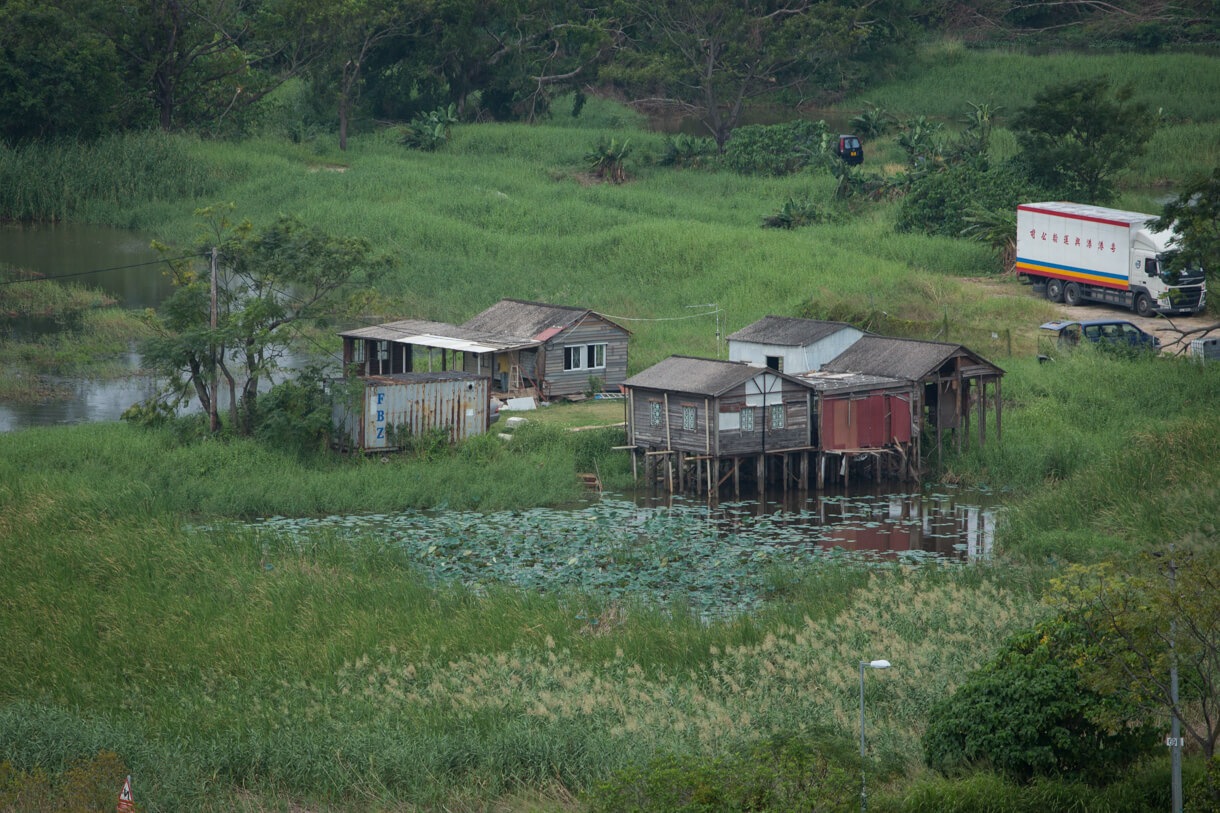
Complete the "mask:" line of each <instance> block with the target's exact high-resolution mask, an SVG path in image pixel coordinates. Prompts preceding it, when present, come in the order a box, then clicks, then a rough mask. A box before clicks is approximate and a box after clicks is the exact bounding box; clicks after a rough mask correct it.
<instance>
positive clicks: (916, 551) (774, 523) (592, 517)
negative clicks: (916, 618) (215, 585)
mask: <svg viewBox="0 0 1220 813" xmlns="http://www.w3.org/2000/svg"><path fill="white" fill-rule="evenodd" d="M891 487H892V486H891ZM999 502H1000V495H997V494H994V493H991V492H987V491H969V492H966V491H962V492H960V493H959V492H958V491H956V490H954V489H945V490H943V491H931V490H924V491H919V490H914V491H902V492H885V491H883V490H881V489H877V488H875V487H873V486H872V485H871V484H869V485H868V486H864V487H863V488H858V489H853V490H851V491H849V492H841V491H840V492H835V491H828V492H826V493H823V494H816V495H811V494H806V495H796V494H789V495H788V496H787V497H786V498H784V499H781V500H778V501H768V500H763V501H753V500H751V501H735V502H720V503H717V504H712V505H709V504H707V503H704V502H702V501H698V500H691V499H685V498H680V497H670V496H668V495H667V496H665V497H663V498H657V497H653V496H649V495H645V494H639V495H632V496H615V495H606V496H604V497H602V498H600V499H595V500H590V501H588V502H586V503H584V504H581V505H578V506H574V507H567V508H536V509H530V510H526V511H499V512H490V513H481V512H476V511H452V510H439V511H406V512H401V513H387V514H357V515H347V516H330V517H323V518H316V517H269V518H265V519H262V520H258V521H256V522H255V523H253V526H254V527H255V528H256V529H257V530H258V532H259V534H260V536H261V537H262V539H263V545H264V550H265V561H266V564H265V565H264V566H265V567H268V568H274V567H275V564H274V563H275V561H276V560H277V559H278V558H279V557H280V556H282V555H285V554H288V553H291V552H293V551H296V550H301V549H311V550H312V549H318V548H324V547H326V546H331V545H345V544H352V543H353V542H355V541H356V540H360V544H362V545H369V544H371V545H374V546H376V548H377V549H379V550H383V551H385V552H386V553H391V552H392V553H395V554H398V555H403V556H405V557H406V558H407V559H408V560H410V561H411V562H413V563H415V564H417V565H418V566H420V567H421V568H422V569H423V570H424V571H425V572H426V573H427V574H428V575H429V576H430V578H432V579H433V580H434V581H437V582H454V581H456V582H460V583H462V584H465V585H467V586H469V587H471V588H473V589H475V590H482V589H484V588H486V587H487V586H489V585H491V584H509V585H513V586H515V587H519V588H522V589H527V590H537V591H541V592H563V591H567V590H579V591H587V592H590V593H594V594H597V595H602V596H607V597H609V598H610V599H611V600H614V601H628V600H643V601H646V602H648V603H650V604H653V605H657V606H666V605H669V604H671V603H672V602H679V603H681V604H682V605H684V606H689V607H690V608H692V609H693V610H694V611H695V612H696V613H698V614H699V615H700V616H701V617H704V618H713V617H720V616H724V615H731V614H734V613H738V612H748V611H751V610H754V609H757V608H758V607H759V606H761V605H762V604H763V603H764V602H765V601H766V600H767V599H768V598H769V597H771V596H774V595H775V594H776V593H777V592H782V591H783V589H784V588H785V585H786V584H788V583H790V579H791V574H793V573H795V572H797V571H798V570H800V571H807V570H808V569H810V568H819V567H829V566H840V565H842V564H844V563H848V564H853V565H857V566H865V567H879V566H884V565H886V564H893V563H902V564H921V563H929V562H939V563H942V564H945V565H949V566H960V565H961V564H963V563H965V562H969V561H975V560H981V559H987V558H989V557H990V556H991V552H992V546H993V544H994V539H995V529H996V517H997V513H998V511H999ZM209 530H214V529H209Z"/></svg>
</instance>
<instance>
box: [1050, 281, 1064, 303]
mask: <svg viewBox="0 0 1220 813" xmlns="http://www.w3.org/2000/svg"><path fill="white" fill-rule="evenodd" d="M1046 298H1047V299H1049V300H1050V301H1051V302H1062V301H1063V280H1061V279H1048V280H1047V281H1046Z"/></svg>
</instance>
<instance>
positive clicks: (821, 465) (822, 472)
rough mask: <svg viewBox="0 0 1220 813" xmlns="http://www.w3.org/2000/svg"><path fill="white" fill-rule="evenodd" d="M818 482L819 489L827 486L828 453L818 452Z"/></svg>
mask: <svg viewBox="0 0 1220 813" xmlns="http://www.w3.org/2000/svg"><path fill="white" fill-rule="evenodd" d="M817 484H818V491H821V490H822V489H824V488H826V455H825V454H824V453H823V452H818V471H817Z"/></svg>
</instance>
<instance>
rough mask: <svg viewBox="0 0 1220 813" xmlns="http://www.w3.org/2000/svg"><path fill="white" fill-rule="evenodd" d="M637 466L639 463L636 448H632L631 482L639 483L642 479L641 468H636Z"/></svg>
mask: <svg viewBox="0 0 1220 813" xmlns="http://www.w3.org/2000/svg"><path fill="white" fill-rule="evenodd" d="M636 466H637V463H636V456H635V449H632V450H631V482H633V483H638V482H639V481H640V473H639V470H638V469H637V468H636Z"/></svg>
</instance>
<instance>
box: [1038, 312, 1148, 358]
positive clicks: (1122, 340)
mask: <svg viewBox="0 0 1220 813" xmlns="http://www.w3.org/2000/svg"><path fill="white" fill-rule="evenodd" d="M1042 329H1043V330H1046V331H1049V332H1050V333H1054V334H1055V344H1057V345H1058V346H1059V347H1075V346H1076V345H1078V344H1080V342H1081V340H1084V341H1089V342H1098V343H1104V344H1112V345H1118V346H1121V347H1135V348H1142V349H1148V350H1154V351H1159V350H1160V349H1161V340H1160V339H1158V338H1157V337H1156V336H1153V335H1152V334H1151V333H1145V332H1144V331H1142V330H1140V329H1139V328H1138V327H1136V326H1135V325H1133V324H1131V323H1130V322H1127V321H1124V320H1122V319H1091V320H1089V321H1087V322H1068V321H1064V320H1062V319H1056V320H1055V321H1053V322H1047V323H1046V324H1044V325H1042Z"/></svg>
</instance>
